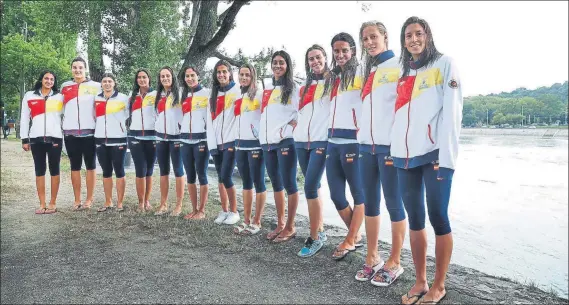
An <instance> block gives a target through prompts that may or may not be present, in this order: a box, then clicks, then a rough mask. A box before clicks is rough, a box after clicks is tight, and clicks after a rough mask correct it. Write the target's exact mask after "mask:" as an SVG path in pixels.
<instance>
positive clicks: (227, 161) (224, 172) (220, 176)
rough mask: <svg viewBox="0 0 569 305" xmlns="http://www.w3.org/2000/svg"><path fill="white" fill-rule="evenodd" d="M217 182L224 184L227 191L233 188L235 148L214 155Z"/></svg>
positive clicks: (219, 151)
mask: <svg viewBox="0 0 569 305" xmlns="http://www.w3.org/2000/svg"><path fill="white" fill-rule="evenodd" d="M213 162H214V163H215V171H216V172H217V182H219V183H223V186H225V188H226V189H228V188H232V187H233V185H234V184H233V169H234V168H235V148H227V149H224V150H218V151H217V154H216V155H213Z"/></svg>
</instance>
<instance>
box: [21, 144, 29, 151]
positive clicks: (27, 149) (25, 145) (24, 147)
mask: <svg viewBox="0 0 569 305" xmlns="http://www.w3.org/2000/svg"><path fill="white" fill-rule="evenodd" d="M22 148H23V149H24V150H25V151H30V144H22Z"/></svg>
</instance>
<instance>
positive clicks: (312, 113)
mask: <svg viewBox="0 0 569 305" xmlns="http://www.w3.org/2000/svg"><path fill="white" fill-rule="evenodd" d="M318 82H319V80H317V81H316V88H315V90H314V94H316V89H318ZM308 90H310V88H308ZM315 98H316V97H315V96H313V97H312V103H311V104H312V112H311V113H310V120H309V121H308V149H310V124H311V123H312V118H313V117H314V99H315ZM303 102H304V101H303ZM297 124H298V123H297Z"/></svg>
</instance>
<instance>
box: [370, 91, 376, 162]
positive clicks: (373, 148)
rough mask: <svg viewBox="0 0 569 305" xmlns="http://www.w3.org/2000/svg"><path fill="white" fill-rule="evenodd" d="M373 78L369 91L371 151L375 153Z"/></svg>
mask: <svg viewBox="0 0 569 305" xmlns="http://www.w3.org/2000/svg"><path fill="white" fill-rule="evenodd" d="M372 96H373V80H372V85H371V90H370V92H369V120H370V121H369V131H370V134H371V153H372V155H375V141H374V139H373V98H372Z"/></svg>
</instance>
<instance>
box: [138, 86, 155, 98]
mask: <svg viewBox="0 0 569 305" xmlns="http://www.w3.org/2000/svg"><path fill="white" fill-rule="evenodd" d="M152 91H154V88H152V87H149V88H148V91H146V94H148V93H150V92H152ZM137 95H140V96H142V95H141V94H140V89H138V93H137Z"/></svg>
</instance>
